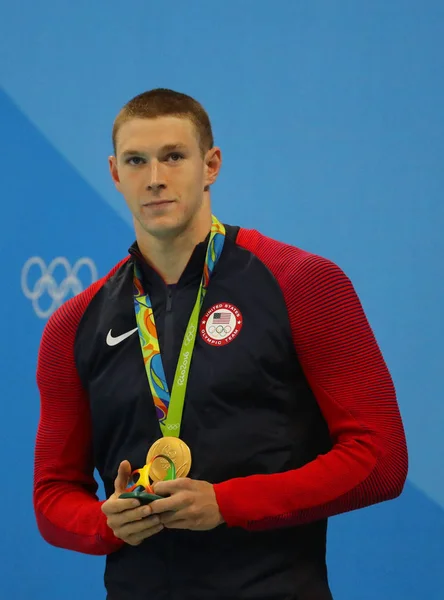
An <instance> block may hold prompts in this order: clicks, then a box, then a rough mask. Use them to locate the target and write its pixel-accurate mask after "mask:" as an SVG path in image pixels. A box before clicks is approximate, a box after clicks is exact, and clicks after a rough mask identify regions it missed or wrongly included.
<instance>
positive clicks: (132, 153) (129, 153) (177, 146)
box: [121, 143, 188, 158]
mask: <svg viewBox="0 0 444 600" xmlns="http://www.w3.org/2000/svg"><path fill="white" fill-rule="evenodd" d="M187 149H188V148H187V146H185V144H180V143H178V144H165V146H162V148H161V149H160V152H173V151H174V150H187ZM140 154H145V152H144V151H143V150H125V151H124V152H122V154H121V156H123V157H124V158H126V157H128V156H136V155H137V156H139V155H140Z"/></svg>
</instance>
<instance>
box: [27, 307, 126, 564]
mask: <svg viewBox="0 0 444 600" xmlns="http://www.w3.org/2000/svg"><path fill="white" fill-rule="evenodd" d="M82 303H85V296H76V297H75V298H73V299H71V300H69V301H68V302H67V303H66V304H64V305H63V306H62V307H60V308H59V309H58V310H57V311H56V312H55V313H54V314H53V315H52V316H51V318H50V319H49V321H48V322H47V324H46V326H45V328H44V332H43V335H42V339H41V343H40V348H39V353H38V361H37V385H38V389H39V393H40V418H39V423H38V428H37V436H36V443H35V454H34V485H33V503H34V511H35V516H36V521H37V526H38V529H39V531H40V534H41V535H42V537H43V538H44V539H45V540H46V541H47V542H48V543H49V544H51V545H53V546H57V547H60V548H64V549H69V550H74V551H77V552H81V553H85V554H95V555H104V554H109V553H111V552H113V551H115V550H117V549H118V548H120V547H121V545H122V544H123V542H122V541H121V540H119V539H118V538H116V537H115V536H114V533H113V532H112V530H111V529H110V528H109V527H108V525H107V522H106V516H105V515H104V514H103V512H102V510H101V506H102V504H103V502H102V501H99V499H98V496H97V489H98V485H97V482H96V480H95V478H94V466H93V458H92V442H91V440H92V436H91V423H90V412H89V404H88V398H87V394H86V392H85V390H84V389H83V387H82V383H81V381H80V378H79V375H78V372H77V370H76V365H75V360H74V341H75V336H76V329H77V325H78V322H79V318H80V316H81V313H82V311H83V310H84V307H83V306H82Z"/></svg>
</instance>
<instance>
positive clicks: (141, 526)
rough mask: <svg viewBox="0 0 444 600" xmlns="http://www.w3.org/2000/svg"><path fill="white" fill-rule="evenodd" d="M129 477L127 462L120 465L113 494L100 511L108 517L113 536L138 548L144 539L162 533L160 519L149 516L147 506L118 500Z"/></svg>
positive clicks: (129, 468)
mask: <svg viewBox="0 0 444 600" xmlns="http://www.w3.org/2000/svg"><path fill="white" fill-rule="evenodd" d="M130 477H131V465H130V463H129V462H128V461H127V460H124V461H123V462H121V463H120V466H119V471H118V473H117V477H116V480H115V482H114V494H113V495H112V496H110V497H109V498H108V500H107V501H106V502H104V503H103V504H102V511H103V512H104V513H105V515H106V516H107V517H108V519H107V523H108V527H110V528H111V529H112V530H113V532H114V535H115V536H116V537H117V538H119V539H121V540H123V541H124V542H126V543H127V544H130V545H131V546H138V545H139V544H141V543H142V542H143V540H145V539H146V538H149V537H151V536H152V535H155V534H156V533H159V531H162V529H163V525H162V523H161V522H160V518H159V517H158V516H157V515H155V516H151V509H150V507H149V505H147V506H141V505H140V502H139V501H138V500H136V499H133V498H119V496H120V494H122V493H123V492H124V491H125V489H126V488H127V486H128V483H129V480H130Z"/></svg>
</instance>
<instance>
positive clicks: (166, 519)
mask: <svg viewBox="0 0 444 600" xmlns="http://www.w3.org/2000/svg"><path fill="white" fill-rule="evenodd" d="M183 513H184V511H183V510H180V511H171V512H165V513H160V514H159V518H160V522H161V523H163V524H164V525H169V524H170V523H174V522H177V521H183V520H184V519H185V517H184V514H183Z"/></svg>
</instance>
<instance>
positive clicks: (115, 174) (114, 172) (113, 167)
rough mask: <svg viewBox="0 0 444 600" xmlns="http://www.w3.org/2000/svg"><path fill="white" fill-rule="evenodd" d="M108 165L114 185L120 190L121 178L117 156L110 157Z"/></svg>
mask: <svg viewBox="0 0 444 600" xmlns="http://www.w3.org/2000/svg"><path fill="white" fill-rule="evenodd" d="M108 164H109V171H110V173H111V178H112V180H113V181H114V185H115V186H116V188H117V189H118V190H119V192H120V191H121V190H120V178H119V171H118V169H117V159H116V157H115V156H110V157H109V158H108Z"/></svg>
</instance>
